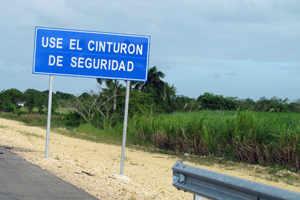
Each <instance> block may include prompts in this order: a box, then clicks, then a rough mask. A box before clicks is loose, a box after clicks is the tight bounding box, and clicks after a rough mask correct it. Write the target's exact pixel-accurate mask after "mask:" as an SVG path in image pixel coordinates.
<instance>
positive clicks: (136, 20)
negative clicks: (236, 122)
mask: <svg viewBox="0 0 300 200" xmlns="http://www.w3.org/2000/svg"><path fill="white" fill-rule="evenodd" d="M0 5H1V6H0V19H1V20H0V91H1V90H3V89H5V90H6V89H10V88H16V89H18V90H20V91H22V92H24V91H25V90H26V89H28V88H31V89H36V90H39V91H44V90H48V89H49V76H48V75H38V74H32V65H33V47H34V32H35V27H36V26H42V27H52V28H64V29H77V30H89V31H101V32H111V33H127V34H138V35H149V36H151V44H150V58H149V67H153V66H156V67H157V69H158V70H159V71H162V72H164V73H165V74H166V76H165V78H164V79H163V80H164V81H166V82H168V83H169V84H171V85H174V86H175V87H176V89H177V94H178V95H184V96H188V97H191V98H198V97H199V96H200V95H202V94H204V93H205V92H209V93H213V94H216V95H223V96H225V97H227V96H230V97H237V98H239V99H245V98H251V99H254V100H259V98H260V97H267V98H271V97H274V96H276V97H278V98H282V99H285V98H288V99H289V100H291V101H294V100H297V99H300V1H299V0H151V1H146V0H126V1H121V0H106V1H104V0H85V1H82V0H51V1H49V0H26V1H24V0H1V1H0ZM121 82H122V83H123V85H125V82H123V81H121ZM97 88H98V87H97V82H96V80H95V79H92V78H76V77H62V76H54V78H53V91H54V92H56V91H61V92H66V93H71V94H75V95H78V94H81V93H83V92H86V91H89V90H97Z"/></svg>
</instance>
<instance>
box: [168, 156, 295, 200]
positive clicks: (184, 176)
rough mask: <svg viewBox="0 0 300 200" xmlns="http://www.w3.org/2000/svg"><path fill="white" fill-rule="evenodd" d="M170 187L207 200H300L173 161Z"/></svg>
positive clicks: (287, 191) (256, 184) (277, 191)
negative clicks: (171, 185) (171, 184)
mask: <svg viewBox="0 0 300 200" xmlns="http://www.w3.org/2000/svg"><path fill="white" fill-rule="evenodd" d="M172 170H173V186H174V187H176V188H177V189H178V190H183V191H185V192H190V193H193V194H195V195H199V196H202V197H205V198H208V199H222V200H227V199H228V200H241V199H244V200H246V199H251V200H283V199H288V200H300V193H297V192H292V191H289V190H284V189H281V188H277V187H272V186H269V185H265V184H261V183H257V182H253V181H248V180H245V179H241V178H236V177H233V176H229V175H225V174H221V173H217V172H212V171H209V170H205V169H201V168H197V167H193V166H189V165H186V164H184V163H183V162H182V161H177V162H176V163H175V164H174V166H173V167H172Z"/></svg>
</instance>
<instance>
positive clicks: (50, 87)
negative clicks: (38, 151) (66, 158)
mask: <svg viewBox="0 0 300 200" xmlns="http://www.w3.org/2000/svg"><path fill="white" fill-rule="evenodd" d="M52 85H53V75H50V78H49V97H48V114H47V135H46V150H45V158H48V156H49V138H50V122H51V104H52Z"/></svg>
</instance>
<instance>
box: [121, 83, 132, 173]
mask: <svg viewBox="0 0 300 200" xmlns="http://www.w3.org/2000/svg"><path fill="white" fill-rule="evenodd" d="M126 82H127V84H126V98H125V113H124V125H123V139H122V157H121V170H120V175H123V171H124V158H125V146H126V132H127V118H128V105H129V92H130V81H126Z"/></svg>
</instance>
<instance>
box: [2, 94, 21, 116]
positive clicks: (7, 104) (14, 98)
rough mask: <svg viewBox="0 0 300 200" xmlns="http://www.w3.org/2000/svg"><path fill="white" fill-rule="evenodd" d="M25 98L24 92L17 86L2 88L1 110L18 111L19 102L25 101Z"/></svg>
mask: <svg viewBox="0 0 300 200" xmlns="http://www.w3.org/2000/svg"><path fill="white" fill-rule="evenodd" d="M23 99H24V97H23V93H22V92H20V91H19V90H17V89H15V88H12V89H9V90H2V91H1V92H0V110H3V111H5V112H16V110H17V109H18V108H19V107H18V106H17V103H18V102H20V101H23Z"/></svg>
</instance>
